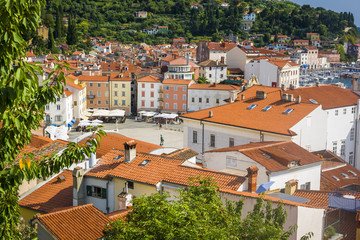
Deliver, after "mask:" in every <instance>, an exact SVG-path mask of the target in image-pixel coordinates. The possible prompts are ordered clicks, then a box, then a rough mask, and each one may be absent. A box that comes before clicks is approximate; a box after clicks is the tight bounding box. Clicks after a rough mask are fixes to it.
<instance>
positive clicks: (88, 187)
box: [86, 186, 92, 196]
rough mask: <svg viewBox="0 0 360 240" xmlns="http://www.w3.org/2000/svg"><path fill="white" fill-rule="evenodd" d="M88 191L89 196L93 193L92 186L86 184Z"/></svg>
mask: <svg viewBox="0 0 360 240" xmlns="http://www.w3.org/2000/svg"><path fill="white" fill-rule="evenodd" d="M86 193H87V195H88V196H91V195H92V191H91V186H86Z"/></svg>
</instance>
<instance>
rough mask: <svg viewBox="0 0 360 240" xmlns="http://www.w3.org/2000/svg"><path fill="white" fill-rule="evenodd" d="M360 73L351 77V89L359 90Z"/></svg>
mask: <svg viewBox="0 0 360 240" xmlns="http://www.w3.org/2000/svg"><path fill="white" fill-rule="evenodd" d="M359 90H360V89H359V75H355V74H354V75H353V76H352V79H351V91H359Z"/></svg>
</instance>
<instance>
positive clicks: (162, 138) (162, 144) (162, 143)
mask: <svg viewBox="0 0 360 240" xmlns="http://www.w3.org/2000/svg"><path fill="white" fill-rule="evenodd" d="M160 146H164V137H163V135H162V134H160Z"/></svg>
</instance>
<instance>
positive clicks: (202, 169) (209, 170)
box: [179, 165, 245, 178]
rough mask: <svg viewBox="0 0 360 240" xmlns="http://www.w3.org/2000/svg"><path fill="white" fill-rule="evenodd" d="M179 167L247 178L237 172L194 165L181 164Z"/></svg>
mask: <svg viewBox="0 0 360 240" xmlns="http://www.w3.org/2000/svg"><path fill="white" fill-rule="evenodd" d="M179 167H183V168H189V169H194V170H200V171H203V172H213V173H218V174H223V175H227V176H232V177H238V178H245V177H244V176H239V175H235V174H231V173H226V172H221V171H216V170H212V169H210V168H194V167H190V166H186V165H179Z"/></svg>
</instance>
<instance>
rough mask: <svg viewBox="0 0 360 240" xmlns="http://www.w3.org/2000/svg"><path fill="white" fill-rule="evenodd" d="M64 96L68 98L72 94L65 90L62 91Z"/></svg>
mask: <svg viewBox="0 0 360 240" xmlns="http://www.w3.org/2000/svg"><path fill="white" fill-rule="evenodd" d="M64 94H65V95H66V96H67V97H69V96H71V95H72V94H73V93H72V92H70V91H67V90H65V91H64Z"/></svg>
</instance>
